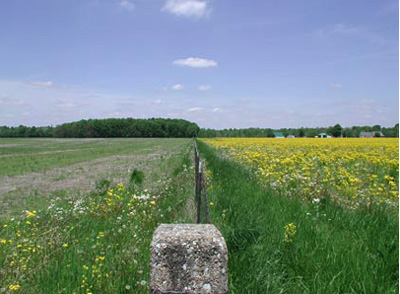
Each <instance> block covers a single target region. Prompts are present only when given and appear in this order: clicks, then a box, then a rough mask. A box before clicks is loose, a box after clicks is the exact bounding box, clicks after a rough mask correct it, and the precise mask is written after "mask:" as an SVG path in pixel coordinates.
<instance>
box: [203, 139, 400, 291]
mask: <svg viewBox="0 0 400 294" xmlns="http://www.w3.org/2000/svg"><path fill="white" fill-rule="evenodd" d="M198 146H199V149H200V152H201V155H202V156H203V159H205V160H206V163H207V173H208V174H209V175H211V176H210V181H211V185H210V187H209V189H208V193H209V197H210V201H212V202H213V203H214V205H213V206H212V209H211V212H212V220H213V223H214V224H215V225H216V226H217V227H218V228H219V229H220V230H221V232H222V234H223V235H224V237H225V239H226V242H227V245H228V250H229V283H230V293H233V294H234V293H252V294H254V293H321V294H322V293H398V286H399V278H398V275H399V272H398V266H399V264H398V261H399V259H398V256H399V245H398V239H399V233H398V232H399V226H398V212H397V211H393V210H390V211H387V210H385V209H384V207H383V206H382V207H374V208H373V209H372V210H371V211H370V212H363V211H361V210H359V211H351V210H348V209H346V208H341V207H339V206H338V205H335V204H333V203H331V202H330V201H329V199H323V200H321V201H320V202H310V203H307V202H304V201H301V200H300V199H298V198H295V197H294V198H288V197H279V196H277V194H276V192H274V191H272V190H269V189H268V188H265V187H262V186H261V185H260V184H259V182H258V180H257V179H256V177H255V176H254V175H253V174H252V173H251V172H250V171H249V170H246V169H244V168H243V166H241V165H239V164H238V163H235V162H233V161H231V160H229V159H228V158H223V157H222V156H219V155H218V154H217V152H216V150H215V149H213V148H211V147H210V146H208V145H206V144H204V143H202V142H199V144H198ZM289 224H291V225H290V226H291V227H292V230H290V228H289V226H288V225H289ZM293 228H294V229H293Z"/></svg>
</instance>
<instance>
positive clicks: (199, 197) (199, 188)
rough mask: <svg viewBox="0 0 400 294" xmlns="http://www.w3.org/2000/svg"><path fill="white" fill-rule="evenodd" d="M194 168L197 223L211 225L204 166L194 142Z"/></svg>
mask: <svg viewBox="0 0 400 294" xmlns="http://www.w3.org/2000/svg"><path fill="white" fill-rule="evenodd" d="M194 166H195V171H196V172H195V183H196V188H195V189H196V190H195V192H196V193H195V195H196V208H197V223H198V224H211V216H210V206H209V201H208V198H207V182H206V177H205V175H204V164H203V162H202V161H201V158H200V154H199V151H198V148H197V143H196V141H194ZM202 203H203V205H202Z"/></svg>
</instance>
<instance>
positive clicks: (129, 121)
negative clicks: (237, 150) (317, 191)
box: [0, 118, 399, 138]
mask: <svg viewBox="0 0 400 294" xmlns="http://www.w3.org/2000/svg"><path fill="white" fill-rule="evenodd" d="M274 132H281V133H282V134H283V135H284V136H285V137H287V136H289V135H293V136H295V137H311V138H313V137H315V136H317V135H318V134H321V133H326V134H328V135H331V136H333V137H346V138H354V137H359V136H360V133H361V132H376V133H375V135H376V136H380V134H381V133H382V134H383V136H385V137H398V136H399V124H396V125H395V126H393V127H381V126H380V125H374V126H354V127H342V126H341V125H340V124H336V125H334V126H330V127H324V128H318V127H317V128H281V129H271V128H245V129H223V130H215V129H205V128H202V129H200V128H199V126H198V125H197V124H196V123H193V122H190V121H187V120H183V119H165V118H150V119H134V118H109V119H89V120H80V121H77V122H70V123H65V124H61V125H58V126H55V127H53V126H46V127H35V126H33V127H28V126H24V125H20V126H18V127H8V126H0V137H3V138H4V137H54V138H117V137H120V138H121V137H129V138H153V137H158V138H185V137H186V138H193V137H200V138H213V137H260V138H261V137H274V136H275V135H274Z"/></svg>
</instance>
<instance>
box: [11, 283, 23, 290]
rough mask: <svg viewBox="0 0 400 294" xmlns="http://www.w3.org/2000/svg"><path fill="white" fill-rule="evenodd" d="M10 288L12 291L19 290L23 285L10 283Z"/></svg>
mask: <svg viewBox="0 0 400 294" xmlns="http://www.w3.org/2000/svg"><path fill="white" fill-rule="evenodd" d="M8 288H9V289H10V290H12V291H18V289H19V288H21V286H20V285H18V284H16V285H10V286H9V287H8Z"/></svg>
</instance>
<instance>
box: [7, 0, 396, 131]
mask: <svg viewBox="0 0 400 294" xmlns="http://www.w3.org/2000/svg"><path fill="white" fill-rule="evenodd" d="M108 117H137V118H148V117H167V118H184V119H188V120H190V121H194V122H197V123H198V124H199V125H200V126H201V127H211V128H229V127H232V128H234V127H235V128H240V127H271V128H280V127H300V126H310V127H312V126H328V125H333V124H336V123H340V124H342V125H343V126H351V125H374V124H381V125H383V126H392V125H394V124H395V123H397V122H398V120H399V7H398V1H394V0H380V1H372V0H371V1H369V0H368V1H365V0H362V1H361V0H351V1H348V0H329V1H328V0H305V1H293V0H291V1H289V0H280V1H277V0H252V1H238V0H208V1H206V0H35V1H27V0H4V1H1V4H0V125H19V124H25V125H57V124H60V123H64V122H69V121H75V120H80V119H88V118H108Z"/></svg>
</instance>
